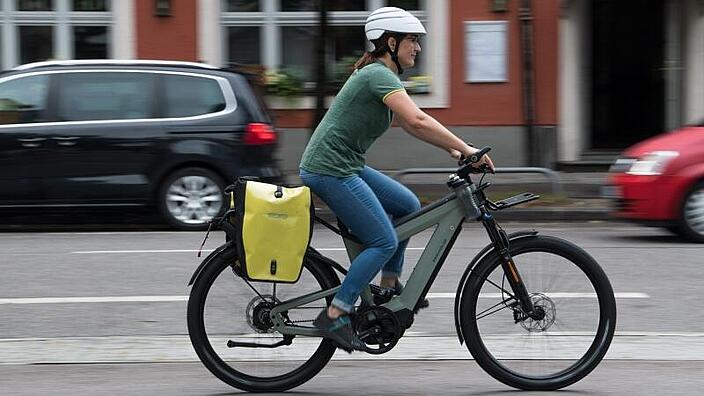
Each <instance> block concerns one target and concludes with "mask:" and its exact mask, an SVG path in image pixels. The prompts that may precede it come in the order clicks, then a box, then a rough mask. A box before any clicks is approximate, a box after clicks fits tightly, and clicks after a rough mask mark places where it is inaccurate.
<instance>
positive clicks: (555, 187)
mask: <svg viewBox="0 0 704 396" xmlns="http://www.w3.org/2000/svg"><path fill="white" fill-rule="evenodd" d="M456 171H457V169H456V168H409V169H402V170H400V171H398V172H394V173H391V174H390V175H389V176H390V177H392V178H394V179H396V180H401V179H402V178H403V177H404V176H407V175H415V174H439V173H444V174H451V173H455V172H456ZM496 173H539V174H542V175H543V176H545V177H546V178H547V179H548V180H549V181H550V185H551V187H552V193H553V194H555V195H562V192H563V190H562V182H561V181H560V174H559V173H557V172H555V171H554V170H552V169H547V168H537V167H506V168H496Z"/></svg>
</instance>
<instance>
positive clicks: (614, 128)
mask: <svg viewBox="0 0 704 396" xmlns="http://www.w3.org/2000/svg"><path fill="white" fill-rule="evenodd" d="M317 3H318V0H0V20H1V21H2V28H1V29H0V65H2V68H3V69H8V68H12V67H14V66H16V65H19V64H23V63H27V62H32V61H39V60H46V59H74V58H76V59H81V58H84V59H85V58H116V59H169V60H185V61H201V62H206V63H210V64H214V65H218V66H223V67H231V66H242V65H245V66H247V67H256V68H257V70H265V71H267V75H269V76H276V78H275V79H273V80H272V79H267V81H268V82H269V83H270V84H274V85H275V84H276V81H278V83H281V81H282V78H283V79H284V80H283V81H287V82H295V83H296V87H297V91H296V92H294V93H296V95H295V96H286V97H283V96H281V95H270V96H268V98H267V100H268V102H269V105H270V107H271V108H272V109H273V110H274V113H275V115H276V124H277V127H278V129H279V130H280V131H281V142H282V144H281V158H282V163H283V165H284V168H285V169H286V170H288V171H291V172H293V171H295V169H296V165H297V161H298V158H299V157H300V153H301V152H302V150H303V148H304V146H305V143H306V141H307V139H308V137H309V134H310V130H309V126H310V124H311V122H312V115H313V110H312V109H313V107H314V98H313V97H312V95H311V90H312V87H313V81H314V70H315V56H314V47H315V41H316V37H317V21H318V12H317ZM327 5H328V10H329V14H328V15H329V26H330V28H329V30H328V35H327V39H326V50H327V51H326V52H327V57H328V58H327V59H326V64H327V65H328V77H329V79H330V80H331V81H332V84H333V85H335V84H337V85H338V86H339V84H341V82H342V81H344V79H345V78H346V76H347V74H348V73H349V66H350V64H351V63H352V62H354V60H356V58H358V57H359V56H361V54H362V53H363V51H364V50H365V48H367V46H368V43H366V42H365V40H364V29H363V25H364V20H365V19H366V16H367V15H368V14H369V12H370V11H371V10H374V9H376V8H378V7H382V6H387V5H390V6H398V7H402V8H404V9H407V10H409V11H411V12H412V13H413V14H414V15H416V16H417V17H418V18H419V19H421V20H422V21H423V23H424V24H425V25H426V27H427V30H428V35H427V36H426V37H424V38H423V39H422V41H421V45H422V46H423V51H422V53H421V55H420V57H419V64H418V66H417V67H416V68H414V70H412V71H411V72H410V73H406V74H404V75H403V80H404V84H406V86H407V88H408V90H409V92H411V93H412V95H413V97H414V99H415V100H416V102H417V103H418V104H419V105H420V106H421V107H422V108H424V109H425V110H426V111H427V112H428V113H430V114H431V115H433V116H434V117H436V118H437V119H438V120H439V121H440V122H442V123H443V124H445V125H447V126H448V127H449V128H450V129H451V130H453V131H454V132H455V133H456V134H458V135H460V136H461V137H463V138H464V139H466V140H468V141H472V142H474V143H475V144H477V145H491V146H493V147H494V151H493V152H492V155H493V157H494V159H495V161H496V162H497V163H498V164H500V165H501V166H522V165H528V164H535V165H543V166H550V167H554V166H556V165H558V164H559V163H574V162H578V161H580V160H585V158H586V159H588V158H590V155H594V154H595V153H596V154H599V153H602V154H603V153H606V154H609V153H614V152H618V151H619V150H621V149H623V148H624V147H626V146H628V145H629V144H632V143H635V142H636V141H639V140H642V139H643V138H645V137H648V136H652V135H655V134H657V133H660V132H662V131H665V130H669V129H674V128H677V127H678V126H680V125H683V124H686V123H692V122H696V121H700V120H704V0H644V1H643V0H639V1H636V0H545V1H542V0H541V1H530V0H471V1H469V0H463V1H460V0H348V1H342V0H330V1H328V2H327ZM281 76H283V77H281ZM286 79H288V80H286ZM272 81H274V82H273V83H272ZM272 87H273V85H272ZM272 92H273V91H272ZM277 92H281V91H277ZM288 92H289V93H291V91H288ZM329 99H330V100H332V96H331V97H330V98H329ZM448 158H449V157H448V156H447V155H446V154H445V153H444V152H442V151H440V150H433V149H431V148H429V147H428V146H427V145H426V144H424V143H421V142H418V141H416V140H415V139H414V138H412V137H410V136H409V135H407V134H406V133H404V132H403V131H402V130H401V129H400V128H398V127H393V128H392V129H391V131H389V132H388V133H387V134H385V135H384V136H383V137H382V138H380V140H379V142H378V143H377V144H375V146H373V148H372V150H371V151H370V153H369V156H368V160H369V162H370V163H371V164H373V165H375V166H377V167H379V168H381V169H398V168H405V167H418V166H442V167H447V166H451V164H452V163H451V162H450V161H449V160H448Z"/></svg>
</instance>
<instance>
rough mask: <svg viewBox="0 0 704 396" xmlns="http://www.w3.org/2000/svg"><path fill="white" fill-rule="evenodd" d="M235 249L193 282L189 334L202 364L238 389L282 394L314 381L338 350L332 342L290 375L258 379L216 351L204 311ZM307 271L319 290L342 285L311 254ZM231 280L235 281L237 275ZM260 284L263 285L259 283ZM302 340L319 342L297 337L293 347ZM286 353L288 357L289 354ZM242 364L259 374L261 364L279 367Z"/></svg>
mask: <svg viewBox="0 0 704 396" xmlns="http://www.w3.org/2000/svg"><path fill="white" fill-rule="evenodd" d="M235 250H236V249H235V248H234V247H227V248H225V249H223V250H221V251H219V252H218V251H216V252H215V255H214V256H213V257H210V258H206V260H209V262H208V264H207V265H206V266H205V267H204V268H203V269H202V271H201V272H200V274H199V275H198V277H197V278H196V280H195V281H194V283H193V288H192V289H191V293H190V297H189V300H188V310H187V321H188V332H189V336H190V339H191V343H192V345H193V348H194V350H195V352H196V354H197V355H198V357H199V359H200V360H201V362H202V363H203V364H204V365H205V367H206V368H207V369H208V370H209V371H210V372H211V373H213V374H214V375H215V376H216V377H217V378H219V379H220V380H222V381H223V382H225V383H227V384H229V385H230V386H233V387H235V388H238V389H241V390H244V391H249V392H283V391H286V390H289V389H292V388H295V387H297V386H299V385H301V384H303V383H305V382H306V381H308V380H310V379H311V378H313V377H314V376H315V375H316V374H317V373H318V372H320V370H322V369H323V367H325V365H326V364H327V363H328V361H329V360H330V359H331V358H332V356H333V354H334V353H335V350H336V345H335V344H334V343H333V342H332V341H330V340H328V339H323V338H320V339H319V340H320V341H319V345H317V347H315V352H314V353H312V354H311V356H310V357H308V358H307V359H306V360H305V361H303V362H302V364H300V365H299V366H297V367H296V368H295V369H293V370H292V371H290V372H286V373H283V374H279V375H274V376H257V375H252V374H250V373H245V372H243V371H242V370H239V369H236V368H234V367H232V366H231V364H232V362H230V363H228V362H226V359H225V358H223V357H221V356H220V355H219V354H218V352H216V351H215V349H214V348H213V345H212V343H211V341H210V339H209V338H208V329H207V328H206V327H207V324H206V322H205V320H204V319H205V316H204V313H205V312H204V311H205V309H206V304H207V303H208V301H207V299H208V295H209V293H210V291H211V287H212V286H213V284H214V282H216V279H218V275H220V274H222V273H224V272H225V271H227V270H228V268H231V267H230V263H232V262H234V260H236V257H237V253H236V251H235ZM306 271H308V272H310V274H311V275H312V276H313V278H314V279H315V280H316V281H317V282H318V284H319V290H325V289H329V288H332V287H335V286H337V285H339V284H340V281H339V278H338V277H337V276H336V275H335V273H334V272H333V271H332V270H330V269H329V268H328V267H325V266H324V264H321V263H319V262H318V261H317V260H314V259H312V258H311V257H310V256H309V255H308V254H307V255H306V258H305V259H304V270H303V272H304V274H305V272H306ZM304 274H302V275H301V276H302V278H301V279H303V277H304ZM232 277H233V279H235V276H234V274H233V276H232ZM236 280H237V281H239V282H241V283H242V284H245V282H244V280H242V279H241V278H236ZM259 285H262V284H261V283H259ZM331 300H332V297H328V298H327V302H326V304H329V303H330V301H331ZM321 303H322V301H321ZM321 305H322V304H321ZM228 308H229V307H228ZM317 313H318V311H317V310H316V311H315V312H314V315H317ZM245 319H246V318H239V320H242V321H244V320H245ZM301 339H306V341H305V342H309V343H310V342H313V343H315V342H317V341H314V340H317V339H315V338H312V337H303V336H297V337H296V338H294V339H293V345H296V342H297V341H298V342H301ZM281 348H289V347H288V346H284V347H280V348H276V350H280V349H281ZM235 349H238V348H235ZM260 349H262V350H265V348H248V350H260ZM239 350H242V349H239ZM283 353H284V354H285V353H286V351H284V352H283ZM241 363H242V364H243V366H247V367H248V368H249V366H252V367H251V370H252V371H255V372H258V371H259V370H258V369H257V368H256V367H254V366H256V365H258V364H262V365H263V364H276V363H275V362H270V361H264V362H262V361H258V360H253V361H252V362H241ZM294 364H297V363H294Z"/></svg>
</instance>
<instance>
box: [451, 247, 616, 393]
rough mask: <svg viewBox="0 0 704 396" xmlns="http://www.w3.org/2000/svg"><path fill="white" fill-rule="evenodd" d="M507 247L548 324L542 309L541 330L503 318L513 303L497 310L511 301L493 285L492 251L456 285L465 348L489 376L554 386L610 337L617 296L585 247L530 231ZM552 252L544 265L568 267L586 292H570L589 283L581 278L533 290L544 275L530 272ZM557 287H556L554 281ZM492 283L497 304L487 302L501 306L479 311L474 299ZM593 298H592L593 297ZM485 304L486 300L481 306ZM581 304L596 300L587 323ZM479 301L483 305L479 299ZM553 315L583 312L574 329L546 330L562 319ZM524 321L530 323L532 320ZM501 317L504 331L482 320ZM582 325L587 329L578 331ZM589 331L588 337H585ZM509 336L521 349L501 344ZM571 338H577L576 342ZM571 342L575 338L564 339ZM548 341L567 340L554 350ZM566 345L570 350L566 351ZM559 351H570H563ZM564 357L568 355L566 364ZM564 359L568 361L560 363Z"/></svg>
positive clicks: (591, 364)
mask: <svg viewBox="0 0 704 396" xmlns="http://www.w3.org/2000/svg"><path fill="white" fill-rule="evenodd" d="M510 252H511V256H512V258H513V260H514V262H515V263H516V266H517V267H518V271H519V273H520V275H521V277H522V278H523V280H524V283H525V284H526V287H527V289H528V293H529V294H530V295H531V296H532V298H533V300H534V301H536V304H543V305H544V306H545V312H552V319H553V321H554V322H553V323H552V324H550V325H549V326H547V323H548V322H549V320H548V319H549V316H550V315H546V319H545V320H544V323H542V326H547V328H545V329H542V330H541V329H540V326H538V328H537V329H534V330H535V331H528V330H527V329H526V328H525V327H523V324H520V326H519V324H518V322H517V323H513V325H511V324H510V323H506V322H509V321H510V320H511V319H514V320H515V316H514V315H515V314H513V310H508V311H509V312H511V313H512V315H511V316H510V317H506V315H504V314H499V312H501V311H502V310H503V311H506V310H504V308H502V304H503V306H505V307H510V304H509V303H508V302H506V301H504V300H508V301H510V300H511V298H510V297H509V296H508V295H507V294H505V293H504V290H502V288H504V286H503V285H501V287H497V286H498V284H497V282H498V281H495V280H494V279H496V278H494V277H493V276H494V274H499V273H500V274H503V269H502V267H501V260H500V258H499V255H498V254H496V253H495V252H494V253H491V254H489V255H487V256H486V257H484V258H483V259H482V260H480V262H479V263H478V264H477V265H476V267H475V268H474V269H473V270H472V272H471V274H470V277H469V279H468V281H467V283H466V284H465V287H464V288H463V291H462V297H461V303H460V321H461V322H460V326H461V328H462V332H463V335H464V339H465V340H466V342H467V348H468V349H469V352H470V353H471V354H472V356H473V357H474V359H475V360H476V362H477V363H478V364H479V366H480V367H482V369H484V370H485V371H486V372H487V373H488V374H490V375H491V376H492V377H494V378H495V379H497V380H499V381H500V382H502V383H504V384H506V385H509V386H511V387H514V388H518V389H523V390H557V389H561V388H564V387H566V386H569V385H571V384H574V383H575V382H577V381H579V380H581V379H582V378H584V377H585V376H586V375H588V374H589V373H590V372H591V371H592V370H593V369H594V368H595V367H596V366H597V365H598V364H599V362H600V361H601V360H602V359H603V357H604V355H605V354H606V352H607V350H608V348H609V345H610V343H611V340H612V338H613V335H614V331H615V327H616V301H615V298H614V294H613V289H612V287H611V284H610V282H609V280H608V278H607V276H606V274H605V273H604V271H603V270H602V269H601V267H600V266H599V265H598V264H597V262H596V261H595V260H594V259H593V258H592V257H591V256H590V255H589V254H588V253H587V252H585V251H584V250H582V249H581V248H579V247H578V246H576V245H574V244H572V243H570V242H567V241H564V240H561V239H559V238H554V237H548V236H536V237H530V238H522V239H518V240H516V241H512V242H511V246H510ZM548 259H549V260H548ZM552 259H556V264H555V265H552V264H550V266H549V267H552V268H559V269H560V274H562V273H567V272H568V271H569V274H570V275H572V274H574V279H577V280H578V279H582V280H586V281H587V282H588V283H589V286H591V289H592V292H593V296H592V295H591V294H590V293H577V292H575V291H581V290H588V289H589V287H588V286H586V285H582V286H581V287H580V286H576V285H571V286H570V287H569V288H567V290H566V292H559V291H551V290H545V291H543V290H539V291H540V293H535V291H536V289H540V288H539V287H538V286H537V285H538V284H540V285H542V284H543V282H541V277H540V275H535V274H534V272H537V269H538V266H539V265H541V266H542V263H548V262H550V263H551V262H552ZM565 263H571V264H572V265H573V266H576V267H577V268H576V270H570V269H569V268H567V267H566V266H565V265H564V264H565ZM546 268H548V266H546ZM534 270H535V271H534ZM550 272H551V273H552V272H555V271H550ZM579 272H581V275H579ZM500 276H503V275H500ZM497 277H498V276H497ZM491 282H493V283H494V284H492V283H491ZM578 282H582V281H578ZM557 286H558V287H559V288H561V287H560V285H559V282H558V284H557ZM531 287H533V289H531ZM506 288H507V289H508V291H509V292H510V286H508V284H507V283H506ZM496 289H499V290H500V294H501V296H500V298H498V299H497V300H498V301H499V303H498V305H494V307H497V306H498V307H499V308H500V309H499V310H498V311H496V312H494V313H491V312H490V311H487V310H485V311H479V312H478V305H480V303H479V300H480V298H481V299H489V300H491V299H492V298H493V297H492V294H491V293H487V290H496ZM546 289H547V287H546ZM482 290H484V291H482ZM494 294H496V293H494ZM511 297H512V296H511ZM558 297H559V298H561V299H563V300H564V301H567V303H563V302H562V301H561V303H560V304H557V305H556V304H555V303H554V300H555V299H556V298H558ZM593 300H596V302H594V301H593ZM492 302H493V301H492ZM489 304H491V302H490V303H488V304H487V305H489ZM489 306H490V305H489ZM572 306H575V307H576V306H579V307H580V309H578V310H570V309H569V308H570V307H572ZM583 306H589V307H591V306H594V307H596V306H598V310H599V312H598V323H596V324H594V323H591V324H590V323H589V322H590V321H589V320H583V318H586V317H588V313H587V311H586V310H584V311H583ZM490 307H491V306H490ZM558 307H559V309H558ZM481 308H483V305H482V306H481ZM490 309H491V308H490ZM478 313H479V314H480V315H478ZM491 315H496V316H495V317H494V316H492V317H491V318H490V319H489V320H486V321H485V319H486V318H488V317H489V316H491ZM558 316H559V317H561V318H562V317H566V318H570V317H571V316H575V317H577V318H578V319H579V318H580V317H583V318H582V319H581V320H578V321H577V322H576V325H575V327H576V330H578V331H576V332H574V331H573V332H570V331H567V332H562V331H560V332H554V331H550V332H548V330H550V329H551V328H552V326H554V325H555V324H557V323H562V322H558V319H557V318H558ZM596 316H597V315H596V314H594V317H593V318H594V319H595V318H596ZM561 320H562V319H561ZM480 322H481V328H480ZM525 322H526V321H524V322H523V323H525ZM529 322H530V323H537V321H532V322H531V321H529ZM530 323H529V325H530ZM502 324H503V325H505V327H506V328H507V329H508V330H506V331H504V332H501V331H500V330H489V326H496V327H499V326H500V325H502ZM559 327H561V328H558V330H562V329H564V328H567V326H565V325H564V323H562V324H561V325H560V326H559ZM521 328H522V329H521ZM589 328H591V331H592V332H593V333H594V334H593V335H590V334H589V332H588V331H585V330H584V329H589ZM485 330H486V331H485ZM582 332H584V333H587V334H586V335H584V334H583V333H582ZM569 337H572V338H569ZM591 337H593V339H592V340H591V342H589V339H590V338H591ZM513 341H515V342H517V343H519V344H520V346H521V348H524V349H525V352H524V351H521V352H518V353H517V352H516V351H515V350H514V349H511V348H510V347H508V346H507V345H508V343H510V342H513ZM577 341H580V342H579V343H577ZM502 343H503V344H502ZM532 343H534V344H535V346H533V347H531V346H529V345H528V344H532ZM571 343H572V344H574V345H571ZM552 345H565V346H566V347H565V348H564V351H559V349H558V352H556V353H555V352H547V348H546V346H548V347H549V346H552ZM494 347H495V348H494ZM573 349H574V352H572V350H573ZM551 353H552V354H551ZM561 356H574V357H567V358H565V357H561ZM570 359H574V360H575V362H574V363H571V360H570ZM568 364H569V366H567V365H568ZM518 365H524V366H525V367H526V368H525V369H522V370H524V371H518V370H517V369H516V368H515V367H514V366H518ZM561 365H565V366H567V367H565V368H560V369H558V368H552V367H553V366H561ZM543 367H545V368H544V369H543V370H544V371H548V370H549V371H550V372H540V373H538V371H540V370H541V369H542V368H543ZM553 371H554V372H553Z"/></svg>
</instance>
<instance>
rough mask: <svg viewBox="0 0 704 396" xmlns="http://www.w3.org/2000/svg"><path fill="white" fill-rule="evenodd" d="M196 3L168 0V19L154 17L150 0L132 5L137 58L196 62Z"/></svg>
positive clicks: (185, 0) (191, 0)
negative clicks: (133, 8)
mask: <svg viewBox="0 0 704 396" xmlns="http://www.w3.org/2000/svg"><path fill="white" fill-rule="evenodd" d="M196 3H197V2H196V1H194V0H171V16H156V15H154V1H153V0H139V1H135V20H136V23H137V26H136V28H137V29H136V31H137V58H138V59H166V60H182V61H196V60H197V59H196V58H197V54H198V49H197V43H196V40H197V37H198V31H197V29H196V20H197V19H198V18H197V16H196V12H197V9H196Z"/></svg>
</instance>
